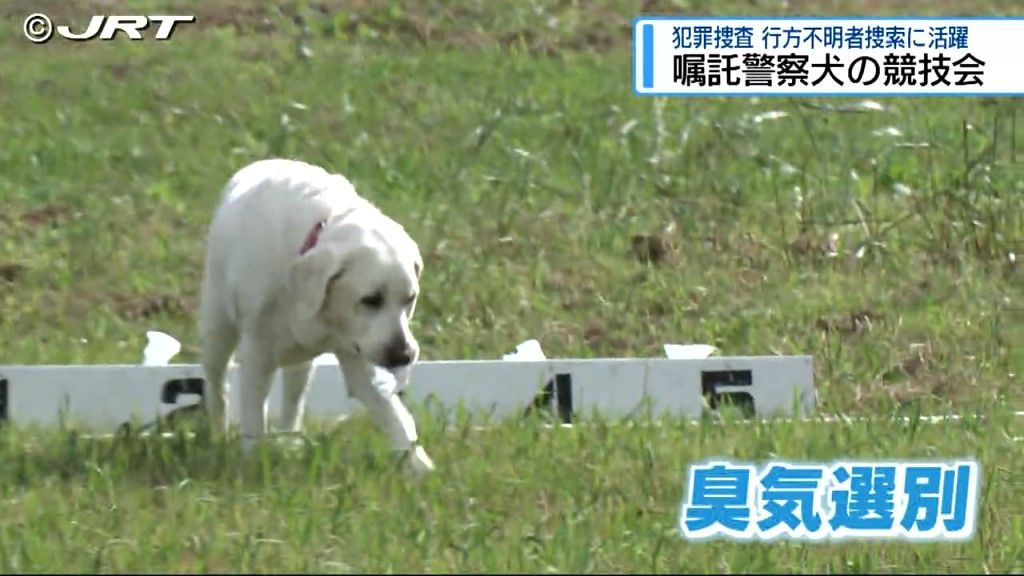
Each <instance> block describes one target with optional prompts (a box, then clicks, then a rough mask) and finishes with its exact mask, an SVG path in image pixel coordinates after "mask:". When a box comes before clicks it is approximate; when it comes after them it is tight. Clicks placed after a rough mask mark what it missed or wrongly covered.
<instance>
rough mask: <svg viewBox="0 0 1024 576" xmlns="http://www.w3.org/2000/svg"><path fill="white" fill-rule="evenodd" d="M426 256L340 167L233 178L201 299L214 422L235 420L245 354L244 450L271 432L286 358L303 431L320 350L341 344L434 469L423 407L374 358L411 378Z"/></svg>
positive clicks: (408, 445)
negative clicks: (391, 384)
mask: <svg viewBox="0 0 1024 576" xmlns="http://www.w3.org/2000/svg"><path fill="white" fill-rule="evenodd" d="M422 270H423V260H422V258H421V256H420V252H419V248H418V247H417V245H416V242H415V241H413V239H412V238H410V237H409V235H408V234H407V233H406V231H405V230H404V229H403V228H402V226H401V225H399V224H398V223H396V222H395V221H394V220H392V219H390V218H388V217H387V216H385V215H384V214H383V213H381V212H380V211H379V210H378V209H377V208H376V207H374V206H373V205H372V204H371V203H370V202H368V201H367V200H366V199H364V198H362V197H361V196H359V195H358V194H357V193H356V191H355V189H354V188H353V186H352V184H351V183H350V182H349V181H348V180H347V179H346V178H345V177H344V176H341V175H338V174H331V173H329V172H327V171H325V170H324V169H322V168H319V167H316V166H312V165H310V164H306V163H304V162H299V161H294V160H284V159H272V160H261V161H258V162H255V163H253V164H250V165H249V166H246V167H245V168H243V169H241V170H240V171H238V172H237V173H236V174H235V175H234V177H233V178H232V179H231V180H230V181H229V182H228V184H227V186H226V188H225V189H224V192H223V198H222V200H221V204H220V206H219V207H218V209H217V212H216V214H215V215H214V217H213V221H212V223H211V226H210V230H209V235H208V237H207V254H206V269H205V277H204V280H203V285H202V295H201V303H200V309H199V336H200V341H201V344H202V366H203V369H204V371H205V373H206V389H205V390H204V394H203V396H204V398H205V403H206V410H207V413H208V415H209V417H210V419H211V423H212V426H213V427H214V431H215V432H218V433H222V432H226V431H227V427H228V421H227V409H228V386H227V384H226V383H225V373H226V369H227V364H228V362H229V359H230V358H231V357H232V355H234V357H235V359H236V361H237V364H238V367H237V372H236V373H237V376H238V379H237V380H238V382H237V384H238V385H239V386H240V387H241V389H240V391H239V397H240V400H241V406H240V409H241V411H240V415H241V435H242V449H243V450H244V451H245V452H249V451H250V450H251V448H252V447H253V446H254V445H255V443H256V442H257V441H259V440H260V439H261V438H262V437H263V435H264V434H265V433H266V432H267V427H268V424H267V397H268V394H269V392H270V386H271V383H272V381H273V376H274V374H275V371H276V370H277V369H278V368H281V375H282V378H281V380H282V383H283V385H284V390H283V394H282V405H281V414H280V426H281V428H282V429H284V430H289V431H299V430H301V428H302V417H303V413H304V406H305V400H306V390H307V388H308V386H309V382H310V376H311V372H312V359H313V358H314V357H316V356H318V355H320V354H322V353H325V352H329V353H334V354H335V355H336V356H337V358H338V362H339V364H340V367H341V371H342V374H343V375H344V380H345V384H346V386H347V388H348V390H349V393H350V394H351V395H352V396H354V397H355V398H357V399H358V400H359V401H360V402H361V403H362V404H363V405H364V406H366V408H367V410H368V412H369V413H370V415H371V416H372V417H373V418H374V420H375V421H376V422H377V424H378V425H379V426H380V427H382V428H383V429H384V430H385V431H386V432H387V433H388V435H389V437H390V439H391V443H392V446H393V448H394V449H395V450H401V451H407V452H408V453H409V456H410V458H409V460H408V462H409V464H410V465H411V466H412V468H413V470H415V471H419V472H425V471H429V470H432V469H433V467H434V466H433V462H432V461H431V460H430V457H429V456H427V453H426V452H425V451H424V450H423V448H422V447H421V446H419V444H418V442H417V437H416V429H415V423H414V422H413V419H412V415H411V414H410V413H409V411H408V409H407V408H406V407H405V405H404V404H403V403H402V400H401V399H400V398H399V397H398V396H397V395H395V394H391V395H389V396H388V395H385V394H382V393H381V392H380V391H378V389H377V388H376V386H375V385H374V383H373V371H374V366H381V367H383V368H386V369H388V370H390V371H392V372H393V373H395V374H396V378H398V379H400V380H401V379H404V377H405V375H406V374H407V373H408V369H409V367H410V366H411V365H412V364H413V363H414V362H415V361H416V360H417V359H418V357H419V345H418V344H417V342H416V339H415V338H414V337H413V335H412V333H411V332H410V329H409V320H410V319H411V318H412V316H413V312H414V311H415V309H416V301H417V298H418V296H419V277H420V274H421V272H422Z"/></svg>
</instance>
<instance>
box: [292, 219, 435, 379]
mask: <svg viewBox="0 0 1024 576" xmlns="http://www.w3.org/2000/svg"><path fill="white" fill-rule="evenodd" d="M422 271H423V259H422V257H421V256H420V252H419V248H418V247H417V245H416V242H415V241H413V239H412V238H411V237H410V236H409V235H408V234H407V233H406V231H405V230H404V229H403V228H402V226H401V225H399V224H398V223H396V222H394V221H392V220H390V219H388V218H387V217H386V216H384V215H383V214H379V213H367V214H360V215H353V216H350V217H349V218H347V219H345V220H344V221H342V222H337V223H332V222H330V221H328V222H327V224H326V226H325V228H324V230H323V231H322V232H321V234H320V237H319V240H318V241H317V244H316V245H315V246H314V247H313V248H312V249H310V250H309V251H308V252H306V253H305V254H303V255H301V256H297V257H296V259H295V260H294V261H293V262H292V264H291V269H290V270H289V283H290V288H291V289H290V290H289V294H290V298H292V303H291V304H292V305H293V310H294V313H295V317H294V318H293V326H294V327H296V328H297V330H296V332H297V334H299V335H300V338H302V335H306V336H305V339H306V340H313V341H316V342H318V343H320V344H324V345H326V346H328V347H329V348H330V349H332V350H333V351H335V352H340V353H347V354H357V355H359V356H362V357H363V358H365V359H366V360H367V361H369V362H371V363H373V364H375V365H378V366H382V367H384V368H387V369H389V370H391V371H396V370H398V369H400V368H403V367H407V366H409V365H410V364H412V363H413V362H415V361H416V360H417V358H418V357H419V344H418V343H417V342H416V338H415V337H414V336H413V334H412V332H411V330H410V328H409V321H410V320H411V319H412V316H413V313H414V312H415V310H416V302H417V300H418V298H419V278H420V274H421V273H422Z"/></svg>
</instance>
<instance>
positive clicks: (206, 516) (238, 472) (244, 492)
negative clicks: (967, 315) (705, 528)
mask: <svg viewBox="0 0 1024 576" xmlns="http://www.w3.org/2000/svg"><path fill="white" fill-rule="evenodd" d="M1012 420H1013V418H1012V416H1010V415H1008V414H1006V413H1005V412H1002V411H995V412H993V413H992V417H991V418H990V419H988V420H986V421H984V422H982V421H980V420H977V419H970V420H968V421H964V422H958V423H950V424H943V425H920V426H907V425H896V424H886V423H877V424H870V425H869V424H854V425H849V426H838V425H820V426H818V427H812V426H807V425H803V424H787V423H775V424H771V425H763V424H762V425H756V426H740V425H734V426H728V427H727V426H721V427H715V426H704V427H695V426H689V425H685V424H678V423H668V422H665V423H662V424H661V425H658V426H653V425H650V423H649V422H642V423H641V425H637V426H626V425H621V424H620V425H611V424H609V423H607V422H604V421H601V420H594V421H592V422H591V425H589V426H587V427H585V428H584V427H580V428H575V429H555V430H552V429H547V428H544V427H542V426H541V424H540V422H539V421H535V420H530V421H525V422H522V423H516V424H512V423H507V424H505V425H503V426H501V427H497V428H492V429H490V430H486V431H474V430H471V429H470V427H469V422H468V421H466V420H464V419H463V420H460V421H457V422H455V423H453V424H449V425H447V426H445V425H444V424H443V423H442V422H441V421H440V420H437V419H431V418H421V420H420V427H421V429H422V431H423V437H424V440H425V442H426V444H427V445H428V446H431V447H432V448H433V452H434V456H435V458H436V459H437V461H438V463H439V464H440V473H439V474H437V475H434V476H432V477H427V478H424V479H423V480H421V481H418V482H417V481H411V480H409V479H408V478H407V477H405V476H404V475H401V474H396V473H395V471H396V466H395V463H394V462H393V461H392V460H391V459H390V458H389V454H388V451H387V446H386V444H385V441H384V440H383V439H382V438H381V436H380V435H378V434H376V433H375V431H373V430H372V429H370V428H369V424H368V423H367V422H366V421H365V420H362V419H360V420H356V421H353V422H351V423H347V424H345V425H343V426H340V427H337V428H333V429H331V430H329V431H324V429H318V431H317V432H314V433H313V435H312V438H311V439H312V443H311V444H309V445H307V446H306V447H304V448H301V449H298V450H294V451H285V450H282V449H275V450H267V451H264V452H263V453H262V454H261V455H260V457H259V458H254V459H253V460H250V461H241V460H240V458H239V456H238V452H237V449H236V448H235V447H234V446H224V445H220V444H217V445H209V444H207V443H204V442H194V441H189V440H185V439H184V437H178V438H176V439H174V440H170V441H155V440H145V439H138V438H126V439H123V440H120V441H117V442H113V443H111V442H97V441H91V442H90V441H87V440H84V439H82V438H81V437H78V436H76V435H69V434H66V433H62V434H58V433H31V432H24V433H13V434H7V435H4V436H3V437H2V439H0V442H2V444H0V458H2V459H3V461H4V462H5V468H6V470H5V482H4V484H3V487H2V488H0V501H2V502H3V503H4V522H3V524H0V566H3V568H4V569H5V570H9V571H19V572H29V571H31V572H53V571H63V572H73V571H82V572H107V573H109V572H126V573H127V572H131V571H144V572H194V571H214V572H229V571H245V572H249V571H253V572H277V571H284V572H300V571H301V572H321V571H325V572H363V573H367V572H384V571H394V572H406V573H421V572H463V573H465V572H470V573H476V572H543V571H548V570H555V571H559V572H571V571H574V570H579V571H584V572H603V573H609V572H613V573H627V572H705V573H711V572H735V573H747V572H755V571H756V572H772V571H777V572H782V573H786V572H793V571H795V572H818V573H823V572H861V573H878V572H914V573H921V572H935V571H938V572H953V571H956V570H964V571H967V572H969V573H975V572H980V571H982V570H983V569H987V570H989V571H993V572H1007V571H1017V572H1019V571H1020V570H1021V569H1024V564H1022V563H1021V562H1022V560H1021V559H1022V558H1024V540H1022V539H1021V536H1022V531H1021V514H1020V512H1021V502H1020V493H1021V488H1020V475H1021V474H1022V473H1024V469H1022V466H1021V462H1022V461H1024V459H1022V458H1024V444H1022V443H1020V442H1016V443H1014V442H1011V441H1009V440H1008V439H1007V438H1006V436H1007V435H1008V434H1010V433H1012V432H1013V430H1014V429H1015V428H1016V429H1017V430H1018V432H1019V428H1020V427H1019V426H1016V425H1015V423H1014V422H1013V421H1012ZM711 455H715V456H720V457H726V458H730V459H735V460H741V461H750V462H757V463H762V462H766V461H768V460H770V459H776V458H784V459H800V460H813V461H823V462H830V461H832V460H834V459H836V457H837V455H843V456H844V457H848V458H866V459H879V458H880V459H889V458H898V457H905V458H914V459H936V458H942V459H945V458H955V457H958V456H969V457H972V458H976V459H977V460H978V461H979V462H980V463H981V467H982V470H983V476H982V482H981V488H980V490H981V494H982V497H981V500H980V505H979V507H978V528H977V530H976V533H975V536H974V538H973V539H972V540H970V541H968V542H964V543H955V544H948V543H947V544H942V543H918V544H913V545H911V544H907V543H900V542H888V543H878V542H875V543H860V542H846V543H841V544H821V543H819V544H800V543H775V544H762V543H738V542H731V541H712V542H707V543H698V544H688V543H686V542H685V541H684V540H682V538H681V537H680V535H679V531H678V528H677V526H678V513H679V504H680V502H681V499H682V495H683V487H684V481H685V473H686V471H687V468H688V465H689V464H691V463H693V462H698V461H703V460H705V459H707V458H708V457H710V456H711Z"/></svg>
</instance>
